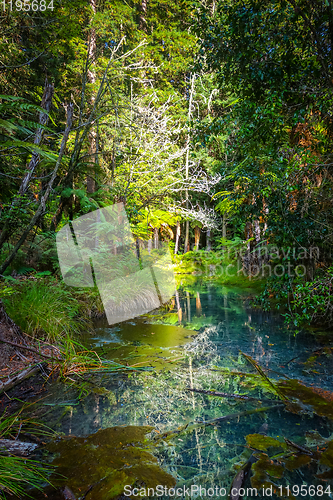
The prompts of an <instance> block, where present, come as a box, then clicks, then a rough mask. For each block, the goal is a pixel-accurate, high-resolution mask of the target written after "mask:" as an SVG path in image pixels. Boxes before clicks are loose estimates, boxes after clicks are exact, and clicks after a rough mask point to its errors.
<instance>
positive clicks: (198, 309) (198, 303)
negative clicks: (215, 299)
mask: <svg viewBox="0 0 333 500" xmlns="http://www.w3.org/2000/svg"><path fill="white" fill-rule="evenodd" d="M195 306H196V314H197V316H198V317H200V316H201V314H202V306H201V300H200V293H199V292H197V296H196V299H195Z"/></svg>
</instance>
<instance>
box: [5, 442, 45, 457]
mask: <svg viewBox="0 0 333 500" xmlns="http://www.w3.org/2000/svg"><path fill="white" fill-rule="evenodd" d="M37 446H38V445H37V444H35V443H24V442H23V441H13V440H12V439H0V453H2V454H3V455H15V456H18V457H27V456H28V455H30V453H32V452H33V451H34V450H35V449H36V448H37Z"/></svg>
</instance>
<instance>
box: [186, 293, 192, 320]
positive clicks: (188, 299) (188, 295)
mask: <svg viewBox="0 0 333 500" xmlns="http://www.w3.org/2000/svg"><path fill="white" fill-rule="evenodd" d="M186 302H187V321H188V322H189V323H190V322H191V299H190V294H189V292H186Z"/></svg>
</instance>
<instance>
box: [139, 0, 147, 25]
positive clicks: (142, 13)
mask: <svg viewBox="0 0 333 500" xmlns="http://www.w3.org/2000/svg"><path fill="white" fill-rule="evenodd" d="M146 15H147V0H141V3H140V5H139V29H140V30H143V31H146V30H147V21H146Z"/></svg>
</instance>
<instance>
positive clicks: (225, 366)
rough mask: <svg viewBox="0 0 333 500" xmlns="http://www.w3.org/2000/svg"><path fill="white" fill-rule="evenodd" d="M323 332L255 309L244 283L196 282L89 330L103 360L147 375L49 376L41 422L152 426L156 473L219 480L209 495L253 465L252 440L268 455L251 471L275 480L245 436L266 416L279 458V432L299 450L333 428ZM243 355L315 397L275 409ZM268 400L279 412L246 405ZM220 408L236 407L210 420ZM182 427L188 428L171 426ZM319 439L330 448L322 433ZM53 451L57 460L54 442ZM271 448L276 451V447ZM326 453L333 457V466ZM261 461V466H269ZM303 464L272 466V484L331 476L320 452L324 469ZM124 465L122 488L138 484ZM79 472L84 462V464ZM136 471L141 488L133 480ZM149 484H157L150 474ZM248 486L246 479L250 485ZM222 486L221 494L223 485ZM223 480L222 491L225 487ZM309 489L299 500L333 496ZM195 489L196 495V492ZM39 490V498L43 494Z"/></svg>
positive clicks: (70, 426) (85, 484)
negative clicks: (54, 379) (164, 300)
mask: <svg viewBox="0 0 333 500" xmlns="http://www.w3.org/2000/svg"><path fill="white" fill-rule="evenodd" d="M323 338H324V337H321V336H320V335H319V333H318V332H317V333H316V334H314V333H312V332H311V331H302V332H300V333H299V334H297V335H295V334H294V332H293V331H292V330H290V329H287V328H286V327H285V325H284V324H283V318H281V316H279V315H278V314H276V313H268V312H262V311H259V310H255V309H253V308H251V306H250V295H249V293H244V291H242V290H237V289H233V288H226V287H220V286H215V285H213V284H210V285H202V284H200V282H196V283H192V284H191V285H188V286H186V284H185V285H184V286H181V287H180V288H179V290H178V291H177V293H176V295H175V297H174V298H173V300H172V303H171V304H170V305H168V306H167V307H164V308H163V309H160V310H157V311H153V312H152V313H151V314H148V315H146V316H143V317H140V318H137V319H135V320H133V321H128V322H125V323H121V324H118V325H116V326H113V327H109V326H108V325H107V324H106V322H105V321H103V320H100V321H99V322H98V323H97V324H96V329H95V332H94V335H93V336H87V337H86V338H85V343H86V344H87V346H89V347H90V348H93V349H95V350H96V351H97V352H98V353H99V354H100V355H103V356H104V357H107V358H109V359H113V360H116V361H121V362H122V363H125V362H127V363H128V364H130V365H135V366H142V365H143V364H148V365H149V366H151V367H152V368H153V370H152V371H150V372H141V373H136V374H133V373H131V374H125V375H121V376H117V377H116V376H114V375H108V376H106V375H104V376H98V375H93V376H92V375H90V376H89V377H88V378H87V379H86V380H85V381H84V384H85V385H84V384H81V385H79V386H75V385H74V384H73V386H72V387H68V386H63V385H61V384H54V385H53V387H52V388H51V390H50V392H49V395H48V396H47V397H46V398H45V399H44V400H43V402H42V405H43V408H44V409H47V412H48V413H47V417H45V418H46V419H47V422H48V425H50V426H51V427H53V428H54V429H55V430H57V431H59V432H63V433H64V434H65V435H66V436H88V435H91V434H94V433H96V432H97V431H99V432H101V430H103V429H108V428H110V427H114V426H136V428H138V429H140V428H142V426H151V428H152V430H151V429H150V430H149V432H150V435H149V436H150V438H151V440H150V442H153V443H154V446H153V447H151V448H150V453H152V454H153V455H154V457H155V458H157V460H158V463H159V464H160V467H161V470H160V469H158V474H162V471H163V473H164V474H169V475H171V476H173V478H174V480H175V482H176V483H177V486H178V487H180V488H188V487H190V486H191V485H197V486H201V487H202V488H206V489H208V488H210V487H213V488H215V493H214V494H213V495H208V494H207V495H206V497H208V496H209V498H227V496H228V491H229V487H230V485H231V483H232V480H233V477H234V476H235V474H236V473H237V470H238V469H237V467H241V466H242V465H244V464H246V463H247V461H248V459H249V457H250V456H251V453H252V451H253V448H256V449H257V450H259V451H260V453H261V455H260V454H259V455H258V456H257V457H256V458H255V460H256V461H257V463H256V464H255V466H254V469H255V467H257V469H258V471H259V472H258V473H257V472H256V474H257V476H256V477H258V478H259V482H260V480H261V481H262V484H266V485H267V487H268V486H269V485H270V484H271V483H270V482H269V481H268V480H267V478H268V476H267V474H268V472H267V471H268V464H269V463H273V462H271V460H270V458H267V453H268V452H267V449H268V448H267V447H266V448H265V446H263V445H262V444H261V445H259V444H257V446H254V445H253V443H256V442H257V443H258V441H255V438H252V439H254V441H252V445H251V448H252V450H250V449H249V444H251V442H250V441H249V438H248V440H247V441H246V439H245V437H246V436H248V435H250V434H257V433H258V432H260V429H262V426H263V424H265V432H266V433H267V435H268V436H270V437H272V438H274V439H276V440H278V441H280V442H281V443H282V444H281V450H280V455H281V453H282V455H283V453H286V449H285V447H286V446H287V445H285V441H284V438H287V440H289V441H290V442H292V443H294V444H296V445H298V446H304V445H305V444H306V443H309V439H310V437H309V436H313V435H315V436H317V438H318V440H319V441H320V439H324V440H325V439H326V438H328V436H330V435H331V434H332V432H333V428H332V423H331V419H330V418H327V415H328V416H330V412H329V411H328V410H325V408H331V410H332V400H333V397H332V400H331V401H330V396H329V395H331V393H330V392H329V391H331V389H332V387H333V370H332V359H333V358H332V345H333V336H331V339H330V340H329V338H327V335H326V337H325V343H323ZM240 351H242V352H244V353H246V354H247V355H249V356H251V358H252V359H253V360H254V361H255V362H257V363H258V364H259V365H260V366H261V367H262V369H263V370H264V372H265V374H266V375H267V376H268V377H269V378H270V379H271V380H272V381H273V383H274V384H280V385H279V387H283V384H287V385H286V387H285V389H284V390H285V393H286V394H287V389H288V387H289V389H288V390H289V396H290V395H291V397H292V396H293V393H292V390H293V385H292V384H293V382H291V381H290V380H289V379H292V380H293V379H298V380H299V381H300V382H301V383H302V384H304V385H306V386H308V387H309V388H310V393H311V394H310V393H307V396H306V397H307V400H306V401H305V400H304V401H303V403H304V405H303V407H302V408H299V409H297V408H296V406H293V407H291V406H290V407H289V408H288V411H286V408H285V407H284V405H282V406H280V407H276V403H277V402H279V397H278V395H277V394H276V393H274V391H272V388H271V387H270V386H269V384H268V383H267V382H266V381H265V380H264V378H263V377H262V376H261V375H260V374H259V373H258V372H257V371H256V369H255V368H254V367H253V365H251V364H250V363H249V362H248V360H247V359H246V358H245V357H244V356H242V354H241V353H240ZM286 381H287V382H286ZM288 384H289V385H288ZM297 384H299V382H297ZM295 387H296V388H295V389H294V393H295V394H296V392H297V391H298V392H299V391H301V392H302V390H301V389H302V387H303V386H301V385H298V386H295ZM312 387H315V388H320V390H319V389H315V390H312V389H311V388H312ZM189 388H196V389H200V390H210V391H218V392H224V393H228V394H232V395H246V396H248V397H251V398H252V399H241V398H236V397H223V398H222V397H213V396H211V395H207V394H203V393H197V392H191V391H189V390H188V389H189ZM295 391H296V392H295ZM304 391H305V390H304ZM304 391H303V392H304ZM316 391H317V392H316ZM318 391H319V392H320V391H321V397H322V398H324V400H325V402H326V403H325V404H327V405H328V406H325V405H324V410H322V411H321V412H320V411H318V410H317V407H318V405H317V406H316V404H317V403H316V402H317V400H315V401H314V402H313V401H312V399H311V397H312V395H313V394H317V395H318V394H319V392H318ZM309 394H310V395H309ZM310 396H311V397H310ZM304 397H305V396H304ZM305 399H306V398H305ZM267 400H269V402H268V403H267ZM300 404H301V405H302V403H300ZM311 404H312V406H311ZM267 406H273V407H274V408H273V409H272V410H267V411H259V412H251V411H252V410H258V409H261V408H262V407H267ZM249 410H251V411H249ZM311 410H312V411H311ZM325 411H326V413H327V415H326V413H325ZM246 412H248V413H246ZM225 415H230V418H229V419H226V420H223V421H221V422H220V423H218V422H217V423H216V424H215V425H203V422H207V421H209V420H212V419H216V418H218V417H221V416H225ZM187 425H188V428H185V427H186V426H187ZM177 429H178V430H180V431H181V432H175V430H177ZM318 433H319V434H320V437H318V436H319V434H318ZM319 441H318V443H319ZM320 442H321V444H323V442H324V441H320ZM95 445H96V446H97V444H96V443H95ZM260 446H261V447H260ZM270 446H271V445H270ZM274 446H275V448H276V446H277V448H276V449H275V448H274ZM274 446H273V448H269V449H270V450H273V451H274V450H275V452H276V453H277V452H278V451H279V450H278V447H279V444H278V443H276V442H275V445H274ZM288 446H292V445H288ZM115 448H116V444H115ZM103 450H104V451H103ZM288 450H289V455H291V456H292V457H294V455H295V453H296V455H297V453H302V452H301V451H300V450H298V452H297V451H295V449H294V451H293V450H292V449H291V450H290V449H289V448H288ZM288 450H287V451H288ZM296 450H297V448H296ZM58 453H60V457H61V452H60V451H59V449H58ZM100 453H101V454H102V455H103V453H105V449H104V448H101V450H100ZM293 453H294V454H293ZM268 455H269V457H272V453H270V454H268ZM273 455H274V454H273ZM308 455H309V454H308ZM265 456H266V458H265ZM64 457H66V459H65V460H66V461H67V463H66V467H67V466H68V469H67V471H70V470H71V469H70V468H71V467H72V468H73V467H74V466H75V461H76V460H77V459H75V458H74V457H75V455H70V454H68V453H67V454H66V453H65V454H64ZM89 457H90V458H89ZM136 458H137V457H136ZM296 458H297V457H296ZM287 459H288V460H289V458H288V457H287V458H283V460H287ZM330 459H331V458H330V455H329V456H328V458H327V459H326V462H327V463H328V464H329V460H330ZM91 460H93V461H95V463H96V464H97V463H100V459H99V458H98V456H97V455H96V456H95V458H93V459H92V458H91V455H89V454H87V457H86V462H85V466H86V471H85V473H86V477H83V476H82V484H81V489H80V491H78V489H76V494H77V495H78V496H79V493H80V494H81V495H82V494H83V493H82V491H85V488H86V489H87V488H89V485H91V482H92V480H91V478H89V472H87V471H89V470H90V471H92V470H93V469H94V467H95V466H96V467H97V465H96V464H95V465H94V463H91ZM265 460H266V462H267V463H266V462H265ZM267 460H268V461H267ZM276 460H278V459H276ZM288 463H289V462H288ZM126 464H127V465H126ZM154 464H155V465H156V463H155V462H154ZM258 464H259V465H260V464H264V465H263V466H262V470H261V469H260V470H259V465H258ZM265 464H266V465H265ZM300 464H301V465H302V468H297V467H296V466H295V467H292V466H289V469H290V470H289V469H288V470H287V469H286V470H285V472H284V473H283V474H282V473H281V471H280V469H279V472H277V470H278V469H276V471H275V475H274V471H273V472H272V471H271V475H270V476H269V477H270V480H271V479H272V477H273V478H275V479H274V480H275V483H274V484H275V485H277V486H276V487H277V488H278V487H279V486H281V485H287V484H288V483H289V484H291V485H292V484H298V485H301V484H303V483H304V484H306V485H310V484H315V485H318V484H321V483H320V478H318V477H317V476H318V473H319V472H320V473H323V471H324V472H325V460H323V462H322V464H321V465H319V466H318V464H317V463H315V462H314V460H312V459H310V460H309V459H304V463H303V462H302V463H300ZM275 465H277V464H275ZM280 465H281V464H279V466H280ZM326 466H327V467H328V465H327V464H326ZM332 466H333V458H332ZM66 467H65V468H63V469H62V473H63V474H66ZM103 467H104V469H103V471H101V475H102V477H103V475H104V476H105V475H106V476H107V477H109V476H108V474H111V473H112V474H113V473H114V468H113V469H112V463H110V470H109V472H107V470H106V469H107V465H106V464H104V466H103ZM126 467H134V464H133V463H132V462H131V460H130V459H129V460H128V461H127V462H122V468H121V470H122V474H120V476H119V477H120V479H119V481H120V483H119V484H120V486H119V485H118V486H119V488H120V489H121V488H122V487H123V485H125V484H131V483H130V482H128V483H126V480H128V481H129V480H130V479H131V481H132V482H133V477H132V476H130V475H128V474H127V473H125V472H126ZM318 467H319V469H320V470H319V469H318ZM83 469H84V465H82V466H81V470H82V471H83ZM257 469H255V470H257ZM117 470H118V469H117ZM119 470H120V469H119ZM119 470H118V472H119ZM156 470H157V469H156ZM110 471H111V472H110ZM112 471H113V472H112ZM127 472H128V471H127ZM90 474H91V472H90ZM126 474H127V475H126ZM67 475H69V473H67ZM118 475H119V474H118ZM102 477H101V479H102ZM117 477H118V476H117ZM156 477H157V476H156ZM156 477H155V479H156ZM158 477H159V476H158ZM168 477H169V476H168ZM126 478H127V479H126ZM129 478H130V479H129ZM260 478H261V479H260ZM134 479H135V481H136V484H137V485H139V486H142V487H143V483H142V484H141V485H140V479H139V478H138V477H136V478H134ZM155 479H154V480H153V479H152V478H151V484H155V483H156V481H155ZM327 479H329V480H330V478H329V477H328V478H326V480H327ZM124 481H125V482H124ZM75 484H76V483H75ZM117 484H118V483H117ZM145 484H146V485H147V484H150V483H149V481H148V480H147V481H146V483H145ZM247 484H248V486H251V484H250V483H249V482H248V483H247ZM258 484H259V483H258ZM324 484H325V485H327V484H329V483H327V482H325V483H324ZM75 487H76V488H78V487H77V485H76V486H75ZM73 488H74V486H73ZM216 488H220V489H221V488H222V490H221V491H220V490H219V491H220V492H219V493H217V490H216ZM223 488H225V490H226V492H227V496H226V495H221V492H222V493H223ZM116 490H117V488H116V489H115V490H112V491H114V493H113V494H111V493H109V496H104V497H99V496H96V494H97V493H96V490H95V496H94V494H93V491H94V489H92V490H91V492H90V493H89V492H88V494H87V495H86V497H85V498H87V500H89V499H95V500H98V499H99V498H101V499H103V498H105V500H108V499H109V498H110V499H111V498H116V497H117V496H116V492H115V491H116ZM110 491H111V490H110ZM119 491H120V490H119ZM119 491H118V490H117V494H118V493H119ZM316 491H317V490H316ZM332 491H333V490H332ZM305 493H306V494H305V495H302V496H303V498H317V497H318V498H328V496H327V495H326V496H325V495H324V496H322V495H321V494H319V495H318V496H316V495H317V493H316V494H315V495H311V494H310V493H309V492H308V491H306V492H305ZM319 493H320V491H319ZM147 496H148V495H147ZM195 496H196V495H195V494H194V493H193V495H192V496H191V495H190V498H194V497H195ZM266 496H267V495H266ZM268 496H269V495H268ZM203 497H205V495H203ZM261 497H262V493H259V492H258V498H261ZM296 497H297V495H296ZM35 498H36V499H37V498H39V497H38V496H37V495H36V496H35ZM40 498H42V497H40ZM49 498H61V497H59V496H58V497H57V496H53V497H51V496H50V497H49ZM132 498H134V496H132ZM178 498H182V497H181V496H179V497H178ZM244 498H251V495H249V496H247V495H246V494H245V496H244ZM290 498H291V497H290Z"/></svg>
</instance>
